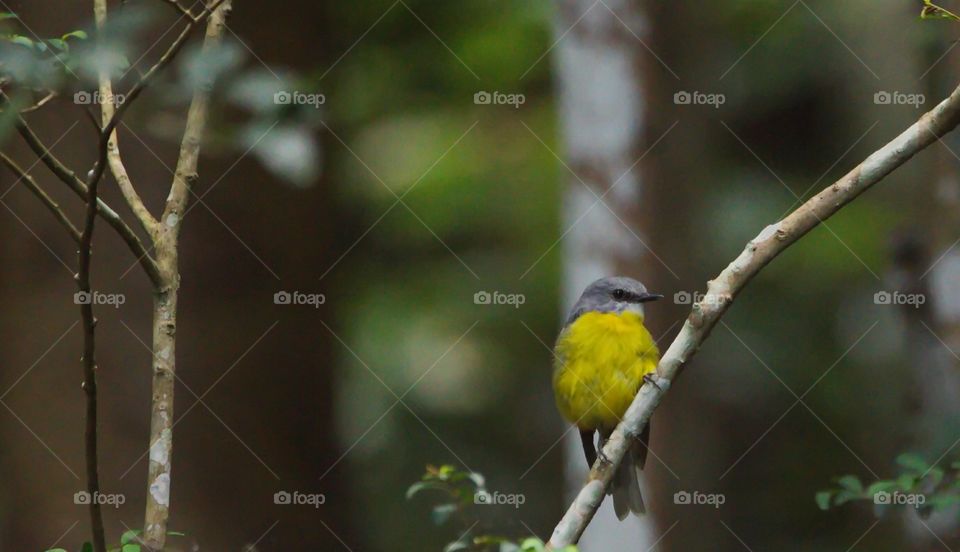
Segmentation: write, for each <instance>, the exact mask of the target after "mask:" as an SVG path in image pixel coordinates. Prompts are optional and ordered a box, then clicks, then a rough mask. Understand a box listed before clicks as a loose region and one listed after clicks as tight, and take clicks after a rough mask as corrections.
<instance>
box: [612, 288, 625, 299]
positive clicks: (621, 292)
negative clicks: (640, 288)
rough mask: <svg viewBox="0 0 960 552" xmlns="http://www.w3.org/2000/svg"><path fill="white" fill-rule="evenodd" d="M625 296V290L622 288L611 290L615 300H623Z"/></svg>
mask: <svg viewBox="0 0 960 552" xmlns="http://www.w3.org/2000/svg"><path fill="white" fill-rule="evenodd" d="M626 296H627V292H626V291H624V290H622V289H615V290H613V298H614V299H616V300H617V301H623V299H624V298H625V297H626Z"/></svg>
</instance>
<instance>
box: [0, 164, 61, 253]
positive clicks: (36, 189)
mask: <svg viewBox="0 0 960 552" xmlns="http://www.w3.org/2000/svg"><path fill="white" fill-rule="evenodd" d="M0 160H2V161H3V164H4V165H6V166H7V168H8V169H10V171H11V172H13V174H15V175H17V178H19V179H20V180H22V181H23V183H24V185H26V187H27V189H29V190H30V191H31V192H32V193H33V195H35V196H37V199H39V200H40V202H41V203H43V205H44V207H46V208H47V209H48V210H49V211H50V212H51V213H53V216H54V217H56V219H57V221H58V222H60V224H62V225H63V227H64V228H66V229H67V232H69V233H70V238H71V239H73V241H75V242H76V243H78V244H79V243H80V231H79V230H77V227H76V226H74V225H73V223H72V222H70V219H69V218H68V217H67V214H66V213H64V212H63V209H61V208H60V205H58V204H57V202H56V201H54V200H53V198H51V197H50V196H49V195H47V192H45V191H43V189H42V188H41V187H40V185H39V184H37V181H36V180H34V179H33V177H32V176H30V175H29V174H27V172H26V171H24V170H23V169H21V168H20V166H19V165H17V163H16V162H15V161H14V160H13V159H11V158H10V157H9V156H8V155H7V154H5V153H3V152H0Z"/></svg>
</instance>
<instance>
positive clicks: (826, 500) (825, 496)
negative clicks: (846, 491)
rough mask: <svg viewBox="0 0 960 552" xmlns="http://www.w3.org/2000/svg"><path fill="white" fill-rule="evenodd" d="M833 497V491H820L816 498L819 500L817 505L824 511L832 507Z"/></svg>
mask: <svg viewBox="0 0 960 552" xmlns="http://www.w3.org/2000/svg"><path fill="white" fill-rule="evenodd" d="M831 497H833V491H819V492H818V493H817V494H816V496H814V500H816V501H817V507H818V508H820V509H821V510H823V511H827V510H829V509H830V498H831Z"/></svg>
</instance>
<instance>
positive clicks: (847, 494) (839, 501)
mask: <svg viewBox="0 0 960 552" xmlns="http://www.w3.org/2000/svg"><path fill="white" fill-rule="evenodd" d="M858 498H862V494H861V493H855V492H852V491H848V490H846V489H844V490H841V491H838V492H837V493H836V494H835V495H834V496H833V505H834V506H842V505H844V504H846V503H847V502H850V501H851V500H857V499H858Z"/></svg>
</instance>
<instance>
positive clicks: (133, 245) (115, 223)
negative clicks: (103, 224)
mask: <svg viewBox="0 0 960 552" xmlns="http://www.w3.org/2000/svg"><path fill="white" fill-rule="evenodd" d="M4 98H5V99H7V98H6V96H5V95H4ZM7 103H8V105H9V101H8V102H7ZM16 128H17V131H18V132H19V133H20V135H21V136H22V137H23V139H24V141H25V142H26V143H27V145H28V146H29V147H30V149H31V150H33V153H34V154H35V155H36V156H37V157H38V158H39V159H40V161H43V164H44V165H46V166H47V168H48V169H50V172H52V173H53V174H54V175H56V177H57V178H59V179H60V180H61V181H62V182H63V183H64V184H66V185H67V186H68V187H69V188H70V189H71V190H73V193H75V194H76V195H77V196H78V197H79V198H80V199H82V200H84V201H86V200H87V185H86V183H84V182H83V180H81V179H80V177H79V176H77V175H76V173H74V172H73V171H72V170H70V169H69V168H68V167H67V166H66V165H64V164H63V163H62V162H61V161H60V160H59V159H57V158H56V156H54V155H53V153H52V152H50V150H49V149H48V148H47V146H46V145H44V143H43V142H42V141H41V140H40V138H39V137H38V136H37V134H36V133H35V132H34V131H33V129H31V128H30V126H29V125H28V124H27V122H26V121H25V120H24V119H23V117H18V119H17V121H16ZM97 212H98V213H99V214H100V216H101V217H103V220H105V221H107V224H109V225H110V226H111V227H113V229H114V230H115V231H116V232H117V234H119V235H120V237H121V238H122V239H123V241H124V242H126V244H127V247H128V248H129V249H130V252H131V253H133V254H134V255H135V256H136V257H137V259H138V262H139V263H140V266H141V267H143V270H144V272H146V273H147V276H148V277H149V278H150V281H151V282H153V284H154V285H155V286H156V285H159V284H160V272H159V270H158V269H157V264H156V262H155V261H154V259H153V257H151V256H150V254H149V252H148V251H147V248H146V247H144V245H143V242H142V241H140V238H139V237H138V236H137V234H136V233H135V232H134V231H133V229H131V228H130V227H129V226H128V225H127V223H126V222H124V221H123V219H122V218H121V217H120V215H119V214H117V212H116V211H114V210H113V209H112V208H111V207H110V206H109V205H107V203H106V202H104V201H103V200H102V199H100V198H99V197H98V198H97Z"/></svg>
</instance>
